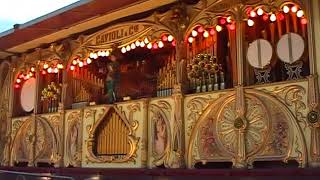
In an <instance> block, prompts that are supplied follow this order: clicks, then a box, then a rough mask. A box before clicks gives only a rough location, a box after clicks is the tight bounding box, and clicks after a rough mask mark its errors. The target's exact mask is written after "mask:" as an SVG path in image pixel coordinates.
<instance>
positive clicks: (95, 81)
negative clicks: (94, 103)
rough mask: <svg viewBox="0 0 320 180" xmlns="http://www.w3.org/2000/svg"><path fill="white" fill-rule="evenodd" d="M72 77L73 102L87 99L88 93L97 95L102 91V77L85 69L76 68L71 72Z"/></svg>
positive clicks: (88, 98) (88, 97)
mask: <svg viewBox="0 0 320 180" xmlns="http://www.w3.org/2000/svg"><path fill="white" fill-rule="evenodd" d="M72 77H73V79H72V87H73V94H74V95H75V97H74V102H83V101H89V100H90V94H92V95H93V94H96V95H97V94H101V93H102V92H103V88H104V82H103V79H99V78H97V77H96V76H95V75H94V74H93V73H91V72H89V71H88V70H87V69H83V68H76V69H75V70H74V71H73V72H72ZM87 91H88V92H87ZM85 92H86V93H85Z"/></svg>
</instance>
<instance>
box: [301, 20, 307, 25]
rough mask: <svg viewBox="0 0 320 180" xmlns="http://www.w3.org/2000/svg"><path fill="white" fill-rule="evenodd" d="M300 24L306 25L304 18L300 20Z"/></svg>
mask: <svg viewBox="0 0 320 180" xmlns="http://www.w3.org/2000/svg"><path fill="white" fill-rule="evenodd" d="M300 23H301V24H303V25H306V24H307V23H308V20H307V19H306V18H301V20H300Z"/></svg>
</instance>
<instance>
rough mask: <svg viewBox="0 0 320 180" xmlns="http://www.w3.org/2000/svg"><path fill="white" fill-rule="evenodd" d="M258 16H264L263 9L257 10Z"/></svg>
mask: <svg viewBox="0 0 320 180" xmlns="http://www.w3.org/2000/svg"><path fill="white" fill-rule="evenodd" d="M257 14H258V15H259V16H261V15H262V14H263V10H262V9H261V8H259V9H258V10H257Z"/></svg>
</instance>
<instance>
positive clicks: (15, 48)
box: [0, 0, 176, 59]
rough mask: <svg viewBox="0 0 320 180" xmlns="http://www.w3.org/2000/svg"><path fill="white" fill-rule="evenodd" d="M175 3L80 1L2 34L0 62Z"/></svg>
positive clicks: (153, 0) (142, 0) (124, 0)
mask: <svg viewBox="0 0 320 180" xmlns="http://www.w3.org/2000/svg"><path fill="white" fill-rule="evenodd" d="M174 2H176V0H161V1H159V0H118V1H105V0H81V1H79V2H77V3H74V4H72V5H70V6H67V7H65V8H62V9H60V10H57V11H55V12H53V13H50V14H48V15H45V16H43V17H40V18H38V19H35V20H33V21H30V22H27V23H25V24H22V25H19V26H18V27H17V28H15V29H11V30H9V31H6V32H4V33H1V34H0V59H5V58H7V57H8V56H11V55H13V54H15V53H17V54H19V53H24V52H26V51H28V50H31V49H34V48H37V47H39V46H41V45H44V44H50V43H53V42H55V41H58V40H61V39H64V38H67V37H69V36H71V35H73V34H78V33H81V32H84V31H87V30H89V29H92V28H96V27H99V26H102V25H104V24H106V23H110V22H112V21H115V20H117V19H120V18H124V17H127V16H132V15H135V14H139V13H142V12H146V11H148V10H152V9H155V8H157V7H160V6H164V5H168V4H171V3H174Z"/></svg>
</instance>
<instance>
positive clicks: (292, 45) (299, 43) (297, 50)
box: [277, 33, 305, 64]
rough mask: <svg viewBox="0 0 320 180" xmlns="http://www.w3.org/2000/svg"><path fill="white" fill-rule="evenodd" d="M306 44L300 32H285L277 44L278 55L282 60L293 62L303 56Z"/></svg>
mask: <svg viewBox="0 0 320 180" xmlns="http://www.w3.org/2000/svg"><path fill="white" fill-rule="evenodd" d="M304 46H305V45H304V40H303V38H302V37H301V36H300V35H299V34H296V33H288V34H285V35H283V36H282V37H281V39H280V40H279V42H278V44H277V54H278V57H279V59H281V61H283V62H285V63H289V64H292V63H294V62H296V61H298V60H299V59H300V58H301V56H302V55H303V52H304Z"/></svg>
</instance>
